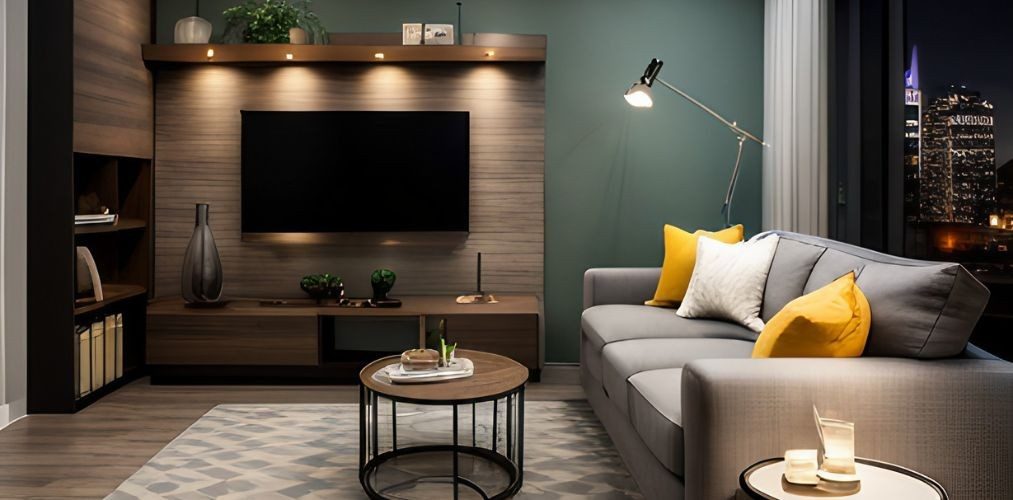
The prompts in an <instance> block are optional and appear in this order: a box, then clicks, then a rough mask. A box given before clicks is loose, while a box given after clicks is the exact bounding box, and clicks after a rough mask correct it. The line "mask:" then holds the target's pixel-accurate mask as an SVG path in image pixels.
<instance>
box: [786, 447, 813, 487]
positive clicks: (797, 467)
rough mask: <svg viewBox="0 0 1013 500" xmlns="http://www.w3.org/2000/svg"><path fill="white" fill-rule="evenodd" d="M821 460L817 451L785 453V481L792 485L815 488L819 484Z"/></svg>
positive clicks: (790, 451) (789, 451) (788, 451)
mask: <svg viewBox="0 0 1013 500" xmlns="http://www.w3.org/2000/svg"><path fill="white" fill-rule="evenodd" d="M818 469H819V460H818V459H817V458H816V450H787V451H785V452H784V480H785V481H788V482H789V483H791V484H801V485H806V486H814V485H816V484H817V483H819V481H820V480H819V476H818V475H817V473H816V472H817V470H818Z"/></svg>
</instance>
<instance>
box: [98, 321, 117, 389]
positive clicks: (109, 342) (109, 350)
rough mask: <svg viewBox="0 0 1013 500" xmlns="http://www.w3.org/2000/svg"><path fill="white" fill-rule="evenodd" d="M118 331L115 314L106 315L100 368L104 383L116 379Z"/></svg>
mask: <svg viewBox="0 0 1013 500" xmlns="http://www.w3.org/2000/svg"><path fill="white" fill-rule="evenodd" d="M118 333H119V331H118V330H117V329H116V316H115V315H112V314H110V315H108V316H106V321H105V342H103V344H104V345H103V349H104V350H105V353H104V354H105V365H104V367H103V370H102V371H103V373H104V374H105V383H106V384H108V383H109V382H112V381H113V380H115V379H116V337H117V334H118Z"/></svg>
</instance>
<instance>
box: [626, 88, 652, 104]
mask: <svg viewBox="0 0 1013 500" xmlns="http://www.w3.org/2000/svg"><path fill="white" fill-rule="evenodd" d="M623 97H625V98H626V102H628V103H630V105H631V106H633V107H635V108H649V107H651V106H654V99H653V98H652V97H651V87H648V86H647V85H646V84H643V83H635V84H633V86H632V87H630V89H629V90H627V91H626V95H624V96H623Z"/></svg>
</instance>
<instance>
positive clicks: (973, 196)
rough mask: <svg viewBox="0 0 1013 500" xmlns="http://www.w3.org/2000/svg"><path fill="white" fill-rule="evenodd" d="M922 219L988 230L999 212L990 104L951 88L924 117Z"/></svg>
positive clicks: (973, 94) (922, 139)
mask: <svg viewBox="0 0 1013 500" xmlns="http://www.w3.org/2000/svg"><path fill="white" fill-rule="evenodd" d="M920 171H921V175H920V179H919V181H920V189H919V195H920V196H919V197H920V200H919V205H920V209H919V215H920V219H921V220H923V221H929V222H961V223H968V224H978V225H988V222H989V220H988V216H989V214H990V213H992V212H993V211H994V210H995V202H996V199H995V191H996V169H995V133H994V118H993V113H992V103H990V102H988V101H986V100H983V99H981V96H980V95H979V94H978V93H977V92H972V91H969V90H967V89H965V88H963V87H956V86H951V87H950V89H949V91H948V92H947V94H946V95H945V96H942V97H937V98H935V99H933V100H932V102H931V103H930V104H929V105H928V108H927V109H926V111H925V112H924V114H923V115H922V123H921V168H920Z"/></svg>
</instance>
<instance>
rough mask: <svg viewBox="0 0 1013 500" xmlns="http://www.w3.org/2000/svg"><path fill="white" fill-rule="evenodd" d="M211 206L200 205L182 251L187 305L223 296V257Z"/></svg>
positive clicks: (215, 299) (202, 302) (184, 294)
mask: <svg viewBox="0 0 1013 500" xmlns="http://www.w3.org/2000/svg"><path fill="white" fill-rule="evenodd" d="M209 210H210V207H209V206H208V205H207V204H206V203H198V204H197V215H196V223H195V225H194V228H193V236H191V237H190V244H189V245H187V246H186V253H185V254H183V276H182V280H181V285H182V293H183V300H185V301H186V302H187V303H188V304H208V303H215V302H218V300H219V299H221V297H222V260H221V258H220V257H219V256H218V247H217V246H216V245H215V237H214V236H213V235H212V234H211V226H209V225H208V212H209Z"/></svg>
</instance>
